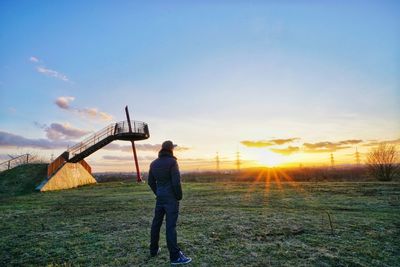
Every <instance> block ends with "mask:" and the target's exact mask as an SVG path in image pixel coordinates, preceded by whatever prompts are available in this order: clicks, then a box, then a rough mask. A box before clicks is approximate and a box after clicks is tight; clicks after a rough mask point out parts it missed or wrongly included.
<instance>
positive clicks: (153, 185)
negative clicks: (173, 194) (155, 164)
mask: <svg viewBox="0 0 400 267" xmlns="http://www.w3.org/2000/svg"><path fill="white" fill-rule="evenodd" d="M147 182H148V184H149V186H150V188H151V190H152V191H153V193H154V195H157V183H156V178H155V177H154V175H153V172H152V171H151V167H150V170H149V179H148V181H147Z"/></svg>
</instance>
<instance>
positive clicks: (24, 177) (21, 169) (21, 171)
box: [0, 163, 47, 197]
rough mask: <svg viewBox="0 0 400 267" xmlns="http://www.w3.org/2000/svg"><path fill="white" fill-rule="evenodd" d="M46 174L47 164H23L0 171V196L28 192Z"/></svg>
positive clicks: (32, 189) (32, 190)
mask: <svg viewBox="0 0 400 267" xmlns="http://www.w3.org/2000/svg"><path fill="white" fill-rule="evenodd" d="M46 176H47V164H43V163H39V164H24V165H20V166H17V167H15V168H13V169H11V170H7V171H4V172H1V173H0V197H5V196H16V195H23V194H28V193H31V192H34V191H35V187H36V186H38V185H39V184H40V182H41V181H43V180H44V179H45V178H46Z"/></svg>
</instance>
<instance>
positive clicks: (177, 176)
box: [171, 162, 182, 200]
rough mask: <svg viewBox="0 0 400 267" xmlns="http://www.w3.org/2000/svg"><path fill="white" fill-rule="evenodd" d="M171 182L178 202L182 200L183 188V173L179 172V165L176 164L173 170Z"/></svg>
mask: <svg viewBox="0 0 400 267" xmlns="http://www.w3.org/2000/svg"><path fill="white" fill-rule="evenodd" d="M171 182H172V189H173V190H174V194H175V197H176V199H177V200H181V199H182V187H181V173H180V172H179V166H178V163H177V162H175V164H174V165H173V166H172V168H171Z"/></svg>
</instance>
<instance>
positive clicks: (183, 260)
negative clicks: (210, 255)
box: [171, 251, 192, 265]
mask: <svg viewBox="0 0 400 267" xmlns="http://www.w3.org/2000/svg"><path fill="white" fill-rule="evenodd" d="M191 261H192V259H191V258H189V257H186V256H185V254H183V252H182V251H179V258H178V259H176V260H174V261H171V264H172V265H179V264H186V263H189V262H191Z"/></svg>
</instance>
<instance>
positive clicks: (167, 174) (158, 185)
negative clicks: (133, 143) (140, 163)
mask: <svg viewBox="0 0 400 267" xmlns="http://www.w3.org/2000/svg"><path fill="white" fill-rule="evenodd" d="M180 180H181V178H180V172H179V167H178V163H177V161H176V158H175V157H174V156H173V155H172V153H169V152H168V151H160V153H159V155H158V158H157V159H156V160H154V161H153V162H152V163H151V165H150V171H149V179H148V183H149V186H150V187H151V189H152V190H153V192H154V194H155V195H156V196H157V198H171V197H172V198H175V199H176V200H181V199H182V189H181V181H180Z"/></svg>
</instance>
